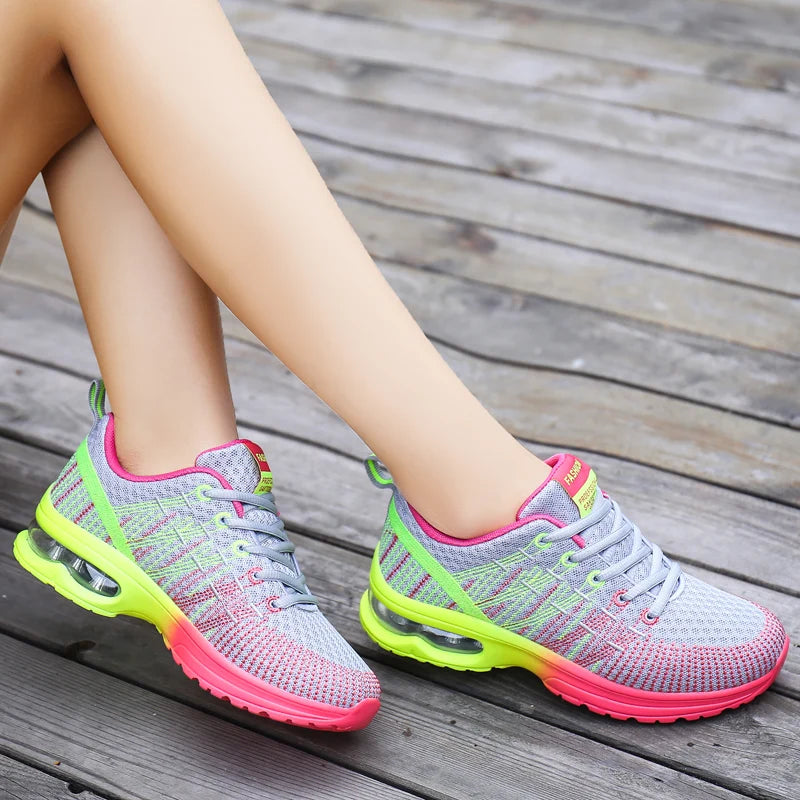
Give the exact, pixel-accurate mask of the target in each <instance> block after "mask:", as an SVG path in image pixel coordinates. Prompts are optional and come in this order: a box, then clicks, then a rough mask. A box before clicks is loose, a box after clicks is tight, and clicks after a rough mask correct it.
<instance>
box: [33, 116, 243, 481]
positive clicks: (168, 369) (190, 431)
mask: <svg viewBox="0 0 800 800" xmlns="http://www.w3.org/2000/svg"><path fill="white" fill-rule="evenodd" d="M44 178H45V182H46V184H47V191H48V194H49V195H50V202H51V204H52V206H53V211H54V213H55V216H56V221H57V222H58V228H59V231H60V233H61V239H62V241H63V244H64V249H65V251H66V253H67V257H68V260H69V264H70V269H71V270H72V276H73V279H74V281H75V287H76V289H77V291H78V297H79V298H80V302H81V307H82V309H83V313H84V316H85V318H86V324H87V326H88V328H89V335H90V336H91V339H92V345H93V347H94V351H95V354H96V355H97V360H98V362H99V364H100V370H101V372H102V374H103V378H104V380H105V383H106V386H107V387H108V391H109V396H110V398H111V400H112V402H113V407H114V416H115V421H116V426H115V438H116V444H117V454H118V456H119V458H120V460H121V462H122V464H123V465H124V466H125V467H126V468H127V469H128V470H129V471H131V472H134V473H137V474H141V475H153V474H157V473H162V472H169V471H172V470H175V469H179V468H181V467H185V466H187V465H191V464H192V463H193V462H194V458H195V456H196V455H197V453H199V452H201V451H202V450H206V449H207V448H209V447H213V446H216V445H219V444H221V443H222V442H227V441H230V440H231V439H235V438H236V435H237V434H236V421H235V418H234V412H233V403H232V401H231V393H230V387H229V385H228V374H227V370H226V367H225V353H224V350H223V345H222V329H221V326H220V319H219V308H218V303H217V298H216V297H215V296H214V294H213V293H212V292H211V290H210V289H209V288H208V287H207V286H206V285H205V284H204V283H203V281H202V280H201V279H200V278H199V277H198V275H197V273H196V272H194V271H193V270H192V269H190V268H189V266H187V264H186V262H185V261H184V260H183V259H182V258H181V256H180V255H179V254H178V253H177V251H176V250H175V248H174V247H173V246H172V245H171V244H170V242H169V240H168V239H167V237H166V235H165V234H164V232H163V231H162V230H161V228H160V227H159V225H158V223H157V222H156V221H155V220H154V219H153V215H152V214H151V213H150V211H149V210H148V208H147V206H146V205H145V204H144V202H143V201H142V199H141V197H140V196H139V195H138V193H137V192H136V190H135V189H134V188H133V186H131V183H130V181H129V180H128V179H127V177H126V176H125V173H124V172H123V171H122V170H121V168H120V166H119V164H118V163H117V161H116V159H115V158H114V156H113V155H112V154H111V152H110V150H109V149H108V146H107V145H106V143H105V141H104V140H103V137H102V135H101V134H100V132H99V131H98V130H97V128H95V127H91V128H89V129H88V130H87V131H85V132H84V133H83V134H81V135H80V136H79V137H77V138H76V139H75V140H73V141H72V142H70V144H69V145H67V146H66V147H65V148H64V149H63V150H61V152H59V153H58V155H57V156H56V157H55V158H54V159H52V160H51V161H50V163H49V164H48V165H47V167H46V168H45V170H44Z"/></svg>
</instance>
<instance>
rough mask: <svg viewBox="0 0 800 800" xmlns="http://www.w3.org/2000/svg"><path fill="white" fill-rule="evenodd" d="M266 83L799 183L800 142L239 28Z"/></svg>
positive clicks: (778, 135) (779, 136) (763, 132)
mask: <svg viewBox="0 0 800 800" xmlns="http://www.w3.org/2000/svg"><path fill="white" fill-rule="evenodd" d="M241 39H242V42H243V44H244V46H245V49H246V50H247V53H248V55H249V56H250V58H251V59H252V61H253V63H254V64H255V66H256V67H257V68H258V70H259V72H260V73H261V75H262V77H264V78H265V79H266V80H267V81H268V82H270V83H271V82H272V81H273V80H279V81H281V82H283V83H288V84H293V85H298V86H306V87H314V88H316V89H317V90H318V91H320V92H325V93H327V94H332V95H335V96H337V97H348V98H352V99H359V100H369V101H372V102H379V103H382V104H384V105H390V106H396V107H399V108H405V109H408V110H412V111H422V110H424V111H430V112H433V113H438V114H446V115H447V116H448V117H451V118H453V119H460V120H468V121H474V122H481V123H487V124H491V125H495V126H503V127H509V128H512V129H516V130H521V131H529V132H531V133H537V134H542V135H546V136H552V137H554V138H558V139H561V138H563V139H566V140H567V141H579V142H587V143H592V144H596V145H599V146H601V147H607V148H613V149H617V150H620V151H622V152H628V153H638V154H641V155H649V156H654V157H656V158H658V157H660V158H668V159H669V160H672V161H677V162H681V163H686V164H694V165H696V166H701V167H716V168H719V169H723V170H728V171H732V172H736V173H740V174H746V175H758V176H763V177H768V178H775V179H778V180H781V181H789V182H793V183H797V182H798V180H800V158H798V152H799V151H800V140H798V139H796V138H790V137H786V136H782V135H780V134H774V133H770V132H767V131H758V130H753V129H749V128H737V127H732V126H721V125H718V124H715V123H711V122H705V121H703V120H697V119H692V118H689V117H681V116H674V115H670V114H653V113H652V112H649V111H646V110H644V109H639V108H630V107H625V106H617V105H610V104H607V103H602V102H600V101H596V100H590V99H586V98H574V97H570V96H568V95H560V94H554V93H550V92H546V91H543V90H537V89H531V88H528V87H523V86H514V85H511V84H498V83H493V82H491V81H489V80H486V79H481V78H474V77H470V78H464V77H462V76H459V75H453V74H450V73H444V72H436V71H434V70H430V69H424V68H419V67H413V66H408V65H400V64H385V63H383V62H380V61H368V60H364V59H356V58H353V57H347V56H336V55H333V54H331V53H327V52H324V51H317V50H316V49H311V48H305V47H302V48H301V47H294V46H292V45H290V44H285V43H282V42H278V41H275V40H268V39H266V38H264V37H258V36H253V35H247V34H241Z"/></svg>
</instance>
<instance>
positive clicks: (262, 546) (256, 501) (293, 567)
mask: <svg viewBox="0 0 800 800" xmlns="http://www.w3.org/2000/svg"><path fill="white" fill-rule="evenodd" d="M205 494H206V496H207V497H210V498H211V499H212V500H228V501H230V502H236V501H238V502H240V503H242V505H244V506H250V507H252V508H260V509H263V510H264V511H268V512H269V513H270V514H271V515H272V517H271V518H270V519H269V520H266V521H265V520H257V519H253V517H252V516H251V517H250V518H248V513H249V512H248V511H245V514H244V517H237V516H236V515H233V514H231V515H225V516H224V517H222V518H221V521H222V522H223V523H224V524H225V525H227V526H228V527H229V528H232V529H234V530H243V531H252V532H253V533H255V534H256V538H257V539H258V543H257V544H248V545H242V548H241V549H242V550H243V551H244V552H245V553H250V554H251V555H254V556H263V557H264V558H266V559H268V560H269V562H270V563H272V564H280V565H281V566H283V567H285V568H286V569H287V570H289V571H288V572H284V571H283V570H280V569H274V568H265V569H262V570H259V572H256V573H254V577H256V578H257V579H259V580H262V581H278V582H279V583H282V584H283V586H284V587H286V588H287V589H288V590H289V591H287V592H286V593H285V594H284V595H282V596H281V597H280V598H279V599H278V600H277V601H274V603H273V605H274V606H276V607H277V608H288V607H289V606H293V605H296V604H303V605H309V606H316V605H317V598H316V597H314V595H312V594H311V592H310V591H309V589H308V586H307V585H306V579H305V577H304V576H303V573H302V572H300V570H299V568H298V566H297V562H296V561H295V559H294V556H293V554H294V545H293V544H292V543H291V542H290V541H289V536H288V534H287V533H286V531H285V530H284V527H283V520H282V519H281V518H280V517H279V516H278V509H277V506H276V505H275V498H274V497H273V496H272V492H267V493H266V494H250V493H249V492H239V491H235V490H233V489H207V490H206V492H205ZM259 534H261V535H260V536H259ZM270 537H271V539H272V540H270ZM276 539H277V542H275V541H274V540H276Z"/></svg>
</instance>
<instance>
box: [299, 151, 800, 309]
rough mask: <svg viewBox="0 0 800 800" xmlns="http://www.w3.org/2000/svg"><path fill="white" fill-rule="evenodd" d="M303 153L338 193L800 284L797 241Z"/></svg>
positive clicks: (353, 157) (356, 158)
mask: <svg viewBox="0 0 800 800" xmlns="http://www.w3.org/2000/svg"><path fill="white" fill-rule="evenodd" d="M305 144H306V146H307V148H308V150H309V152H310V154H311V156H312V158H313V159H314V161H315V162H316V164H317V166H318V167H319V169H320V171H321V172H322V175H323V177H324V178H325V179H326V181H327V182H328V185H329V186H330V187H331V189H332V190H333V191H335V192H339V193H343V194H348V195H352V196H355V197H359V198H362V199H364V200H372V201H373V202H378V203H382V204H385V205H388V206H392V207H396V208H401V209H408V210H410V211H416V212H419V213H425V214H432V215H436V216H443V217H449V218H451V219H452V218H455V219H459V220H462V221H464V222H472V223H475V224H479V225H480V224H484V225H491V226H492V227H496V228H500V229H502V230H507V231H511V232H515V233H522V234H527V235H528V236H534V237H538V238H543V239H547V240H550V241H556V242H562V243H564V244H570V245H573V246H576V247H582V248H584V249H590V250H594V251H599V252H601V253H606V254H613V255H617V256H624V257H627V258H631V259H634V260H639V261H646V262H648V263H655V264H661V265H663V266H666V267H672V268H675V269H682V270H685V271H688V272H696V273H699V274H705V275H713V276H715V277H718V278H723V279H727V280H734V281H736V282H741V283H745V284H747V283H755V284H756V285H769V286H770V288H774V289H777V290H779V291H787V290H788V287H789V286H792V287H794V282H795V281H796V280H797V278H796V275H797V270H796V265H797V263H798V252H800V243H798V242H796V241H795V240H789V239H781V238H777V237H767V236H763V235H762V236H760V235H756V234H754V233H752V232H749V231H746V230H739V229H737V228H730V227H726V226H723V225H712V224H710V223H708V222H703V221H701V220H697V219H691V218H687V217H683V216H680V215H676V214H668V213H666V212H659V211H654V210H649V209H645V208H640V207H637V206H628V205H625V204H624V203H617V202H614V201H611V200H606V199H602V198H597V197H589V196H585V195H576V194H573V193H569V192H564V191H562V190H559V189H556V188H552V187H544V186H537V185H534V184H526V183H523V182H521V181H513V180H509V179H507V178H504V177H501V176H495V175H485V174H480V173H469V172H464V171H463V170H459V169H454V168H451V167H445V166H441V165H437V164H427V163H426V164H422V163H417V162H414V161H409V160H407V159H400V158H396V157H390V156H386V155H378V154H374V153H367V152H361V151H358V150H353V149H352V148H346V147H343V146H342V145H337V144H334V143H330V142H323V141H321V140H315V139H314V140H312V139H307V140H306V141H305ZM709 254H713V256H712V257H711V258H710V257H709ZM754 264H758V267H759V272H758V274H757V275H756V274H754V272H753V265H754ZM762 270H763V272H762ZM770 273H771V274H772V276H773V277H772V278H768V279H767V280H769V284H766V283H765V282H764V274H767V275H769V274H770ZM748 277H749V280H748ZM740 278H741V280H739V279H740ZM781 287H783V288H781ZM791 292H792V293H793V294H796V292H795V291H794V288H792V289H791Z"/></svg>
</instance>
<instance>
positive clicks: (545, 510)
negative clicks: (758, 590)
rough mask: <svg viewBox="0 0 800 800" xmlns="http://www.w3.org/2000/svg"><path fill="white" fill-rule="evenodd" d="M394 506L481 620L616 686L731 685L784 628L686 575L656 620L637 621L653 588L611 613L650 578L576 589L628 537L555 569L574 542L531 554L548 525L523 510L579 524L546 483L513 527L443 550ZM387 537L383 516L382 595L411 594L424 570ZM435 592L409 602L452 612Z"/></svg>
mask: <svg viewBox="0 0 800 800" xmlns="http://www.w3.org/2000/svg"><path fill="white" fill-rule="evenodd" d="M597 491H598V493H599V492H600V490H599V489H598V490H597ZM599 496H600V495H599V494H598V498H599ZM395 507H396V510H397V512H398V515H399V517H400V519H401V520H402V523H403V525H404V526H405V528H406V529H407V530H408V531H409V532H410V533H411V535H413V536H414V538H415V539H416V540H417V541H418V542H419V543H420V544H422V546H423V547H424V548H425V549H426V550H427V551H428V552H429V553H430V554H431V555H432V556H433V557H434V558H435V559H436V560H437V561H438V562H439V564H440V565H441V566H443V567H444V568H445V569H446V570H447V571H448V572H449V573H450V574H451V575H452V577H454V578H455V579H456V580H457V581H458V583H459V584H460V586H461V587H462V589H463V590H464V591H465V592H466V594H467V595H468V596H469V598H470V599H471V600H472V602H473V603H474V604H475V605H476V606H477V607H478V608H479V609H480V610H481V611H482V612H483V614H484V615H485V616H486V617H487V618H489V619H490V620H491V621H492V622H494V623H495V624H497V625H501V626H502V627H504V628H506V629H508V630H511V631H514V632H515V633H518V634H520V635H522V636H525V637H526V638H529V639H531V640H534V641H536V642H538V643H540V644H543V645H545V646H546V647H548V648H550V649H551V650H553V651H555V652H557V653H559V654H560V655H563V656H565V657H567V658H569V659H571V660H572V661H574V662H575V663H577V664H579V665H581V666H583V667H585V668H587V669H590V670H591V671H593V672H595V673H596V674H598V675H601V676H603V677H606V678H609V679H611V680H614V681H616V682H618V683H620V684H623V685H625V686H630V687H633V688H637V689H645V690H649V691H661V692H695V691H698V692H699V691H712V690H718V689H726V688H731V687H735V686H740V685H742V684H744V683H747V682H750V681H752V680H756V679H758V678H760V677H761V676H763V675H764V674H766V673H767V672H769V671H770V670H771V669H772V668H773V667H774V666H775V663H776V662H777V660H778V658H779V655H780V653H781V650H782V647H783V644H784V641H785V632H784V630H783V627H782V625H781V623H780V622H779V621H778V619H777V618H776V617H775V615H774V614H772V613H771V612H770V611H768V610H767V609H764V608H762V607H760V606H758V605H755V604H753V603H750V602H749V601H747V600H743V599H742V598H739V597H735V596H733V595H731V594H728V593H727V592H724V591H721V590H720V589H716V588H714V587H713V586H710V585H708V584H706V583H704V582H702V581H700V580H698V579H696V578H694V577H692V576H691V575H686V574H685V573H684V574H683V576H682V578H681V581H680V583H679V585H678V586H677V587H676V589H675V590H674V591H673V594H672V598H671V599H670V601H669V602H668V604H667V607H666V608H665V609H664V611H663V612H662V613H661V615H660V616H659V618H658V621H657V622H656V624H654V625H648V624H647V623H646V622H645V621H644V620H643V614H644V612H645V611H646V610H647V609H648V608H649V606H650V605H651V604H652V603H653V602H654V600H655V596H656V594H657V593H658V590H659V588H660V587H658V586H657V587H655V588H654V589H653V590H652V591H651V592H650V593H645V594H643V595H640V596H639V597H638V598H635V599H634V600H631V601H630V602H629V603H627V605H624V607H620V606H619V605H618V604H617V603H615V595H618V594H619V593H620V592H622V591H624V590H626V589H629V588H630V587H631V586H632V585H633V584H634V583H635V582H637V581H638V580H640V579H641V578H642V577H643V576H645V575H647V574H648V573H649V571H650V563H649V562H650V559H647V561H646V562H642V563H640V564H638V565H636V566H635V567H634V568H633V569H632V570H629V571H628V572H627V573H626V574H623V575H620V576H618V577H616V578H614V579H611V580H608V581H606V582H605V584H603V585H601V586H600V587H598V588H593V587H592V585H591V584H590V583H587V580H586V579H587V576H588V574H589V572H590V571H591V570H596V569H602V568H604V567H605V566H607V565H609V564H613V563H615V562H618V561H620V560H621V559H622V558H624V557H625V556H627V555H628V554H629V553H630V551H631V547H632V536H629V537H627V539H625V540H623V541H622V542H620V543H618V544H616V545H613V546H612V547H611V548H608V549H606V550H604V551H603V552H602V553H601V554H600V555H598V556H595V557H594V558H590V559H587V560H586V561H585V562H583V563H582V564H579V565H577V566H575V567H572V568H571V569H565V568H564V567H563V565H561V564H560V563H559V562H560V559H561V557H562V556H563V555H564V553H566V552H567V551H569V550H575V549H576V544H575V543H574V542H573V541H572V540H567V541H566V542H564V541H562V542H557V543H554V544H553V545H552V546H550V547H549V548H547V549H540V548H538V547H537V546H536V545H535V544H534V541H533V540H534V538H535V536H536V535H537V534H538V533H540V532H543V531H555V530H557V527H556V526H555V525H553V523H551V522H549V521H547V520H542V519H539V520H532V521H530V522H527V523H526V522H525V518H527V517H531V516H534V515H547V516H550V517H553V518H555V519H556V520H559V521H561V522H563V523H564V524H570V523H571V522H574V521H575V520H577V519H579V518H580V514H579V512H578V510H577V507H576V505H575V503H574V502H573V501H572V499H571V498H570V496H569V495H568V494H567V492H566V491H565V490H564V488H563V487H562V485H561V484H560V483H558V482H556V481H555V480H552V481H550V482H548V483H547V484H546V485H545V486H544V487H543V488H542V489H541V490H540V491H539V492H538V493H537V494H535V495H534V496H533V497H532V498H531V499H530V500H529V501H528V502H527V504H526V506H525V508H524V509H523V510H522V511H521V512H520V515H519V516H520V523H521V524H520V526H519V527H516V528H513V529H512V530H510V531H508V532H506V533H503V534H501V535H499V536H497V537H495V538H490V539H488V540H486V541H483V542H478V543H476V544H466V545H454V544H450V543H447V542H444V541H439V540H438V539H436V538H433V537H431V536H430V535H428V533H426V532H425V531H424V530H423V529H422V527H421V526H420V524H419V523H418V522H417V520H416V519H415V517H414V515H413V512H412V511H411V509H410V507H409V506H408V504H407V502H406V501H405V500H404V499H403V498H402V496H400V495H399V494H397V493H395ZM612 525H613V519H612V515H611V514H609V515H608V516H607V517H605V518H603V519H602V520H601V521H600V522H598V523H597V524H595V525H594V526H593V527H591V528H589V529H588V530H586V531H584V532H583V533H582V534H581V536H582V538H583V540H584V542H585V544H586V545H590V544H592V543H593V542H596V541H599V540H600V539H602V538H603V537H605V536H607V535H608V534H609V533H610V531H611V528H612ZM396 538H397V537H396V535H395V532H394V531H393V530H392V529H391V524H390V522H389V519H388V518H387V527H386V528H385V529H384V535H383V537H382V539H381V543H380V545H379V554H380V555H381V557H382V558H383V560H382V562H381V573H382V575H383V577H384V579H385V580H386V581H387V582H388V583H389V585H390V586H392V588H394V589H396V590H397V591H399V592H402V593H404V594H406V596H411V595H410V591H411V590H410V589H409V587H412V589H413V587H416V586H417V584H418V582H419V580H420V579H421V577H423V576H424V574H426V573H424V571H422V568H421V566H420V565H419V564H418V562H417V561H416V560H415V559H414V557H413V556H411V555H410V554H409V553H408V552H407V550H405V549H404V548H403V547H402V543H401V542H399V541H398V542H397V543H395V544H394V546H393V547H392V549H391V551H390V552H389V554H388V555H385V556H384V551H385V550H386V549H388V548H389V545H390V543H391V542H392V540H393V539H396ZM398 565H399V566H398ZM432 580H433V579H432V578H431V579H429V580H428V581H426V585H427V584H430V583H431V582H432ZM434 587H435V588H436V589H437V590H438V591H436V592H435V593H431V594H430V595H428V596H425V595H423V594H422V591H423V590H417V594H416V595H415V599H417V600H422V601H423V602H427V603H430V604H431V605H436V606H440V607H450V608H454V607H455V605H454V604H453V601H452V598H450V597H449V596H448V595H447V593H446V592H445V591H444V590H443V589H442V588H441V587H439V586H438V585H436V584H434ZM423 589H424V587H423Z"/></svg>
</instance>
